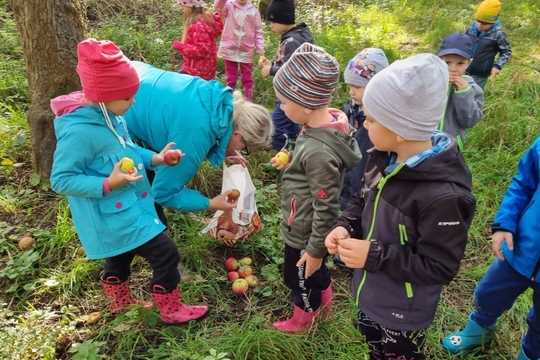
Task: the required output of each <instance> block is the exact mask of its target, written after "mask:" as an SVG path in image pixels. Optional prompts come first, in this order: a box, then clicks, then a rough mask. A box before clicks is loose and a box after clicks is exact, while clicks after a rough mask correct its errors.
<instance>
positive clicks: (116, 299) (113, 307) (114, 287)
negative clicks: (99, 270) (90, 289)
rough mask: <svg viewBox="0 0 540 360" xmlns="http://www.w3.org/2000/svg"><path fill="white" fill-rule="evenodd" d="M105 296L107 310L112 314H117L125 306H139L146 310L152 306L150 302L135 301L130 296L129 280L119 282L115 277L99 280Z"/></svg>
mask: <svg viewBox="0 0 540 360" xmlns="http://www.w3.org/2000/svg"><path fill="white" fill-rule="evenodd" d="M101 283H102V284H103V290H104V291H105V295H106V296H107V298H108V299H109V310H110V312H112V313H116V312H118V311H119V310H120V309H121V308H123V307H124V306H127V305H132V304H140V305H142V306H144V307H145V308H147V309H151V308H152V307H153V306H154V304H153V303H152V302H151V301H137V300H135V299H134V298H133V296H131V290H130V288H129V280H126V281H124V282H121V281H120V279H118V278H117V277H116V276H109V277H108V278H106V279H101Z"/></svg>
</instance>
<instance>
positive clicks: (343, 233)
mask: <svg viewBox="0 0 540 360" xmlns="http://www.w3.org/2000/svg"><path fill="white" fill-rule="evenodd" d="M350 236H351V235H350V234H349V232H348V231H347V229H345V228H344V227H343V226H338V227H336V228H335V229H334V230H332V231H331V232H330V234H328V235H327V236H326V239H325V240H324V246H326V248H327V249H328V252H329V253H330V254H332V255H334V254H337V253H338V245H339V241H340V240H342V239H347V238H349V237H350Z"/></svg>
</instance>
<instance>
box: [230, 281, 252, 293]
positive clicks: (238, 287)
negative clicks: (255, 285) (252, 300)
mask: <svg viewBox="0 0 540 360" xmlns="http://www.w3.org/2000/svg"><path fill="white" fill-rule="evenodd" d="M248 289H249V284H248V283H247V281H246V280H244V279H237V280H234V282H233V284H232V291H233V293H235V294H236V295H238V296H242V295H246V292H247V291H248Z"/></svg>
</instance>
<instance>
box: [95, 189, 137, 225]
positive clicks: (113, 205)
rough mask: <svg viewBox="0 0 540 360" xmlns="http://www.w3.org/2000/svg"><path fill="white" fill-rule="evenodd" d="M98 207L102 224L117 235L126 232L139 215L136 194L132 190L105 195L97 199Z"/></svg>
mask: <svg viewBox="0 0 540 360" xmlns="http://www.w3.org/2000/svg"><path fill="white" fill-rule="evenodd" d="M99 208H100V210H101V213H102V221H103V222H104V225H105V226H107V228H108V229H109V230H110V231H111V232H115V233H116V234H117V235H121V234H124V233H126V232H128V231H129V229H130V228H131V227H132V226H134V224H137V223H138V222H139V219H140V217H141V209H140V207H139V204H138V203H137V195H135V193H134V192H133V191H126V192H123V193H120V194H118V195H114V196H106V197H104V198H103V199H101V200H100V201H99Z"/></svg>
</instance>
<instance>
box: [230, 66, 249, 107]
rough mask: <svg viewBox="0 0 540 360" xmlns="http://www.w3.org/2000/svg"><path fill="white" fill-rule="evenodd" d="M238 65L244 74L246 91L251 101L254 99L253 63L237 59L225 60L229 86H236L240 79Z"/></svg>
mask: <svg viewBox="0 0 540 360" xmlns="http://www.w3.org/2000/svg"><path fill="white" fill-rule="evenodd" d="M238 67H240V74H241V76H242V78H241V79H242V85H243V86H244V93H245V95H246V98H247V99H248V100H249V101H253V64H249V63H238V62H236V61H229V60H225V73H226V74H227V86H230V87H232V88H233V89H234V88H236V82H237V81H238Z"/></svg>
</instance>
